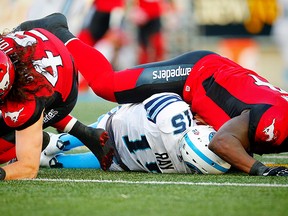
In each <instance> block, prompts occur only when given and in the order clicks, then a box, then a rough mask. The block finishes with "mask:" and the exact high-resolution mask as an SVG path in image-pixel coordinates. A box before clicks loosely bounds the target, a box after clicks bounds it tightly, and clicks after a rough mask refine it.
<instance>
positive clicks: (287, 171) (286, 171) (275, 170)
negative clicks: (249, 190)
mask: <svg viewBox="0 0 288 216" xmlns="http://www.w3.org/2000/svg"><path fill="white" fill-rule="evenodd" d="M263 176H288V168H286V167H268V168H267V170H266V171H265V172H264V173H263Z"/></svg>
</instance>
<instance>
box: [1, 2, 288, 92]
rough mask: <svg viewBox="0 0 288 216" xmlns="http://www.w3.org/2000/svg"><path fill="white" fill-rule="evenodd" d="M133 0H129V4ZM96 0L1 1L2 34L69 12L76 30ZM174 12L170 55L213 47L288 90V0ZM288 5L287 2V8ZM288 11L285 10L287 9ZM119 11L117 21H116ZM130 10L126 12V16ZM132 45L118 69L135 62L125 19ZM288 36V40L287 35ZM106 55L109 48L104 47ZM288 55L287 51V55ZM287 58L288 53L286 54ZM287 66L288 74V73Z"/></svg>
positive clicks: (194, 5)
mask: <svg viewBox="0 0 288 216" xmlns="http://www.w3.org/2000/svg"><path fill="white" fill-rule="evenodd" d="M131 1H132V0H127V5H128V6H129V4H130V3H129V2H131ZM91 2H92V0H1V8H2V10H1V13H0V32H1V33H2V32H7V31H9V30H12V29H13V27H15V26H17V24H19V23H20V22H22V21H25V20H27V19H35V18H41V17H43V16H45V15H48V14H50V13H53V12H62V13H64V14H65V15H66V16H67V18H68V22H69V27H70V30H71V31H72V32H73V33H74V34H77V33H78V32H79V30H80V28H81V26H82V23H83V21H84V18H85V15H86V14H87V13H88V10H89V7H90V4H91ZM174 4H175V8H174V10H169V11H167V12H166V13H164V15H163V17H162V18H163V24H164V31H165V37H166V38H165V39H166V43H167V46H168V47H167V51H166V58H170V57H174V56H176V55H178V54H180V53H183V52H187V51H191V50H197V49H209V50H212V51H216V52H218V53H220V54H222V55H225V56H227V57H229V58H231V59H233V60H235V61H237V62H238V63H240V64H241V65H243V66H245V67H248V68H250V69H253V70H256V71H257V72H258V73H260V74H261V75H263V76H264V77H266V78H267V79H268V80H270V82H271V83H273V84H275V85H277V86H279V87H281V88H283V89H284V90H288V71H287V68H288V66H287V65H288V60H285V54H283V53H285V52H288V51H287V49H286V50H285V47H286V46H288V42H286V40H288V32H287V31H288V24H287V23H288V21H286V22H287V23H285V21H283V20H285V10H283V9H285V5H286V20H287V19H288V15H287V14H288V12H287V10H288V8H287V5H288V1H287V0H279V1H277V0H217V1H215V0H177V1H176V0H174ZM283 5H284V6H283ZM283 11H284V13H283ZM119 14H123V11H122V12H119V11H118V15H117V12H115V16H114V17H115V18H114V19H112V22H111V23H112V25H113V22H114V25H117V24H115V23H117V21H119V20H118V18H117V17H119ZM125 16H127V14H125V13H124V17H125ZM125 22H126V23H125V29H124V30H125V31H124V32H125V34H126V35H127V38H128V39H127V43H125V46H124V47H123V48H122V50H121V51H120V55H119V59H120V60H119V61H118V65H117V67H118V68H119V69H124V68H126V67H130V66H133V65H135V44H136V42H135V26H133V24H132V23H131V22H129V19H126V20H125ZM286 38H287V39H286ZM99 49H100V51H102V52H103V53H104V54H105V55H107V58H109V56H110V55H111V53H109V51H111V50H110V49H109V46H107V45H105V43H103V44H102V46H101V47H99ZM286 56H287V54H286ZM286 58H287V57H286ZM285 69H286V72H285Z"/></svg>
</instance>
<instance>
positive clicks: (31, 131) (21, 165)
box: [2, 113, 43, 180]
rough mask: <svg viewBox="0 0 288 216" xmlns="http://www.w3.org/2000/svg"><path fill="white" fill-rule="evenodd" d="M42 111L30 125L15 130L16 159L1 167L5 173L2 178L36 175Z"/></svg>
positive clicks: (40, 146) (9, 178)
mask: <svg viewBox="0 0 288 216" xmlns="http://www.w3.org/2000/svg"><path fill="white" fill-rule="evenodd" d="M42 124H43V113H42V115H41V117H40V119H39V120H38V121H37V122H35V123H34V124H33V125H31V126H30V127H28V128H26V129H24V130H20V131H16V157H17V161H16V162H14V163H12V164H9V165H7V166H4V167H2V168H3V169H4V171H5V173H6V177H5V179H4V180H13V179H32V178H35V177H36V176H37V173H38V170H39V164H40V153H41V148H42V136H43V133H42Z"/></svg>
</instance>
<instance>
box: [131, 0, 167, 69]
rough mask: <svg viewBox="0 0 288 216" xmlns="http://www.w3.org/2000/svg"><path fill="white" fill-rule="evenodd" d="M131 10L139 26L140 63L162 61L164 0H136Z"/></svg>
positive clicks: (163, 48)
mask: <svg viewBox="0 0 288 216" xmlns="http://www.w3.org/2000/svg"><path fill="white" fill-rule="evenodd" d="M133 4H134V6H133V7H132V9H131V11H129V17H130V18H131V21H132V22H133V23H134V24H135V25H136V27H137V43H138V46H139V48H138V49H139V51H138V62H137V63H138V64H144V63H148V62H153V61H161V60H163V59H164V55H165V49H166V47H165V41H164V36H163V32H162V31H163V26H162V20H161V19H162V15H163V12H164V11H163V8H164V6H163V4H164V0H153V1H151V0H134V1H133Z"/></svg>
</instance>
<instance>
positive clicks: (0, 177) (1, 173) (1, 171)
mask: <svg viewBox="0 0 288 216" xmlns="http://www.w3.org/2000/svg"><path fill="white" fill-rule="evenodd" d="M5 177H6V172H5V170H4V169H3V168H1V167H0V181H1V180H4V179H5Z"/></svg>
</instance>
